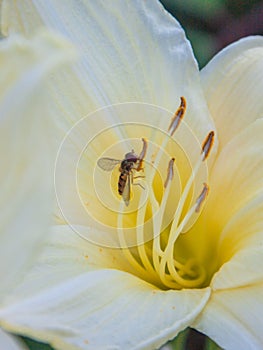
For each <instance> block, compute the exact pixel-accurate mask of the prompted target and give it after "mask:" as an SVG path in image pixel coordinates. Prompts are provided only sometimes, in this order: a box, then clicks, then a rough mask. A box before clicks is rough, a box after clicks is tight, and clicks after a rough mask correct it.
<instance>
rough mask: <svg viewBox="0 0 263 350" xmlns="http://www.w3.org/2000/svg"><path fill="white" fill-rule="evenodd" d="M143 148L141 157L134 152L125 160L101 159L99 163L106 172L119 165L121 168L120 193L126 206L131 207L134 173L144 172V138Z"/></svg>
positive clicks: (145, 145)
mask: <svg viewBox="0 0 263 350" xmlns="http://www.w3.org/2000/svg"><path fill="white" fill-rule="evenodd" d="M142 142H143V147H142V151H141V153H140V155H139V156H138V155H136V154H135V152H134V150H132V151H131V152H128V153H126V154H125V156H124V159H123V160H119V159H113V158H107V157H106V158H100V159H99V160H98V162H97V164H98V166H99V167H100V168H101V169H102V170H105V171H112V170H113V169H114V168H115V166H116V165H117V164H120V167H119V172H120V176H119V180H118V193H119V195H120V196H122V198H123V200H124V203H125V204H126V206H128V205H129V203H130V199H131V189H132V185H133V179H134V178H135V177H134V171H136V172H139V171H142V170H144V168H143V160H144V157H145V155H146V149H147V141H146V140H145V139H144V138H143V139H142ZM139 177H144V176H137V177H136V178H139ZM134 185H139V186H140V187H142V188H143V189H144V187H143V186H142V185H141V184H140V183H138V184H134Z"/></svg>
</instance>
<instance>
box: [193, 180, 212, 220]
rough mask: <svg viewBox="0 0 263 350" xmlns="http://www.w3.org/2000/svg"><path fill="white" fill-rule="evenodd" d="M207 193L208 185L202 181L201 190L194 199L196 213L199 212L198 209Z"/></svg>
mask: <svg viewBox="0 0 263 350" xmlns="http://www.w3.org/2000/svg"><path fill="white" fill-rule="evenodd" d="M208 193H209V187H208V185H207V184H206V183H205V182H204V187H203V190H202V192H201V194H200V195H199V197H198V198H197V200H196V208H195V212H196V213H199V211H200V209H201V205H202V203H203V202H204V201H205V199H206V197H207V196H208Z"/></svg>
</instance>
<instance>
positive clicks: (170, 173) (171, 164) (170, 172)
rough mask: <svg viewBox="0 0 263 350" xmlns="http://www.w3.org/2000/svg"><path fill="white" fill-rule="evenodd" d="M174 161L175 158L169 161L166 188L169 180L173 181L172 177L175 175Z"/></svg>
mask: <svg viewBox="0 0 263 350" xmlns="http://www.w3.org/2000/svg"><path fill="white" fill-rule="evenodd" d="M174 161H175V159H174V158H172V159H171V160H170V161H169V164H168V169H167V177H166V180H165V183H164V188H166V187H167V185H168V182H169V181H172V179H173V176H174Z"/></svg>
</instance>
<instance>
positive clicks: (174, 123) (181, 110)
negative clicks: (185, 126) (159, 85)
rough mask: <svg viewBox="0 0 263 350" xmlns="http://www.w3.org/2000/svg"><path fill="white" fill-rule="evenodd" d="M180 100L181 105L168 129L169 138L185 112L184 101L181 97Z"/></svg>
mask: <svg viewBox="0 0 263 350" xmlns="http://www.w3.org/2000/svg"><path fill="white" fill-rule="evenodd" d="M180 98H181V104H180V106H179V108H178V109H177V111H176V112H175V114H174V116H173V118H172V120H171V123H170V125H169V128H168V131H169V132H170V135H171V136H173V134H174V133H175V130H176V129H177V128H178V126H179V125H180V123H181V121H182V119H183V117H184V115H185V111H186V100H185V98H184V97H183V96H181V97H180Z"/></svg>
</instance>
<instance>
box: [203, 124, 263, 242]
mask: <svg viewBox="0 0 263 350" xmlns="http://www.w3.org/2000/svg"><path fill="white" fill-rule="evenodd" d="M262 133H263V119H259V120H257V121H255V122H254V123H252V124H251V125H250V126H248V127H247V128H246V129H245V130H244V131H243V132H241V133H240V134H239V135H237V136H236V137H235V138H233V139H232V140H231V141H230V142H229V143H228V144H227V145H226V147H224V149H223V150H222V152H221V154H220V156H219V158H218V159H217V161H216V164H215V167H214V168H213V172H212V174H211V182H210V184H211V196H210V198H209V202H208V205H207V213H206V215H208V216H209V225H210V227H211V229H213V234H214V235H215V234H217V233H220V234H221V232H222V230H223V229H224V227H225V225H226V224H227V223H228V222H229V220H230V219H231V218H232V217H233V215H234V214H237V213H238V211H239V210H242V209H243V208H244V207H245V206H246V205H248V203H249V202H250V201H251V200H253V199H254V198H255V197H257V196H258V195H260V194H261V193H262V188H263V177H262V171H263V142H262ZM261 215H262V212H260V211H258V219H260V220H261Z"/></svg>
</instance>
